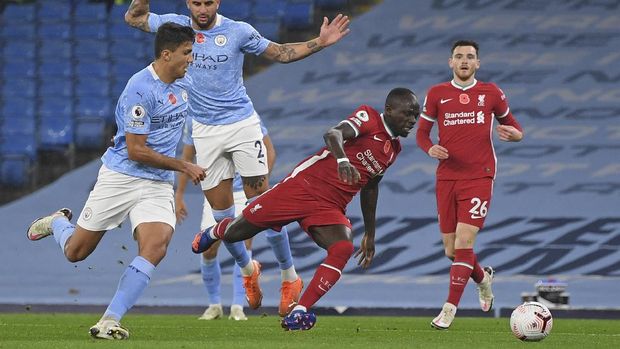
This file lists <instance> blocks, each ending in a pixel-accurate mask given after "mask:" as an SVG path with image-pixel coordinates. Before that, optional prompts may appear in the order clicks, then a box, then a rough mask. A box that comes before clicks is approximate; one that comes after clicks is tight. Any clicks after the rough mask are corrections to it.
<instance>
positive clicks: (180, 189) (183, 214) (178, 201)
mask: <svg viewBox="0 0 620 349" xmlns="http://www.w3.org/2000/svg"><path fill="white" fill-rule="evenodd" d="M195 155H196V148H194V146H193V145H189V144H185V145H184V146H183V152H182V154H181V160H184V161H189V162H194V156H195ZM177 178H178V180H179V182H178V183H177V188H176V190H175V191H174V209H175V212H174V213H175V214H176V216H177V222H178V223H181V222H182V221H183V220H184V219H185V218H187V206H186V205H185V200H183V196H184V195H185V188H186V187H187V175H185V174H184V173H181V174H180V175H179V176H177Z"/></svg>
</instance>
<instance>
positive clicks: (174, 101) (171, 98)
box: [168, 93, 177, 104]
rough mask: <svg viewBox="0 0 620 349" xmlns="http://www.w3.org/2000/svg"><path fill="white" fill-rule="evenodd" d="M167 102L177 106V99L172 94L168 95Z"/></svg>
mask: <svg viewBox="0 0 620 349" xmlns="http://www.w3.org/2000/svg"><path fill="white" fill-rule="evenodd" d="M168 100H169V101H170V104H177V97H176V96H175V95H174V93H171V94H169V95H168Z"/></svg>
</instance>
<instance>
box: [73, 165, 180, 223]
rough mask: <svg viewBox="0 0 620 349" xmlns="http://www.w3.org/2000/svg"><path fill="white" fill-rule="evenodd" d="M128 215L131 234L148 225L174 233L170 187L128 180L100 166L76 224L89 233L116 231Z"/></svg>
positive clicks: (131, 178)
mask: <svg viewBox="0 0 620 349" xmlns="http://www.w3.org/2000/svg"><path fill="white" fill-rule="evenodd" d="M128 215H129V220H130V221H131V231H132V233H135V230H136V227H137V226H138V225H139V224H141V223H148V222H162V223H166V224H168V225H169V226H171V227H172V229H174V226H175V224H176V216H175V214H174V191H173V189H172V184H170V183H168V182H161V181H153V180H150V179H144V178H137V177H133V176H128V175H126V174H122V173H118V172H116V171H112V170H110V169H108V168H107V167H105V165H102V166H101V168H100V169H99V175H98V176H97V183H96V184H95V188H93V190H92V191H91V192H90V195H89V196H88V200H86V204H84V209H82V213H80V218H78V221H77V224H78V225H79V226H80V227H82V228H84V229H87V230H91V231H107V230H110V229H114V228H116V227H118V226H119V225H120V224H121V223H122V222H123V221H124V220H125V218H127V216H128Z"/></svg>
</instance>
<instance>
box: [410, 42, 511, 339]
mask: <svg viewBox="0 0 620 349" xmlns="http://www.w3.org/2000/svg"><path fill="white" fill-rule="evenodd" d="M448 64H449V66H450V68H451V69H452V73H453V79H452V81H449V82H444V83H441V84H437V85H434V86H432V87H431V88H430V90H429V91H428V93H427V95H426V99H425V101H424V108H423V110H422V115H421V116H422V118H421V119H420V122H419V124H418V130H417V133H416V139H417V142H418V146H419V147H420V148H422V150H424V152H426V153H427V154H428V155H429V156H431V157H433V158H435V159H438V160H439V165H438V166H437V182H436V189H435V190H436V196H437V211H438V217H439V228H440V230H441V232H442V239H443V245H444V250H445V253H446V256H447V257H448V258H450V259H452V261H453V263H452V266H451V268H450V291H449V293H448V299H447V301H446V303H445V304H444V305H443V308H442V311H441V313H440V314H439V315H438V316H437V317H436V318H434V319H433V321H432V322H431V326H433V327H434V328H436V329H441V330H445V329H447V328H448V327H450V324H452V321H453V320H454V315H455V314H456V309H457V307H458V304H459V301H460V299H461V296H462V294H463V291H464V290H465V285H466V284H467V281H468V280H469V278H470V277H471V278H472V279H473V280H474V281H475V282H476V283H477V284H478V295H479V300H480V307H481V308H482V310H483V311H485V312H488V311H490V310H491V308H492V306H493V292H492V290H491V282H492V280H493V269H492V268H491V267H485V268H484V269H482V268H481V267H480V264H478V261H477V260H476V255H475V254H474V251H473V248H474V242H475V241H476V235H477V233H478V231H479V230H480V229H481V228H482V226H483V224H484V219H485V217H486V215H487V212H488V209H489V206H490V203H491V194H492V191H493V181H494V179H495V166H496V162H497V159H496V157H495V151H494V149H493V142H492V134H493V132H492V131H493V120H494V119H497V120H498V121H499V123H500V125H498V126H497V128H496V130H497V133H498V135H499V138H500V140H502V141H506V142H518V141H520V140H521V139H522V138H523V132H522V130H521V126H520V125H519V123H518V122H517V121H516V120H515V119H514V118H513V117H512V114H511V113H510V109H509V108H508V102H507V101H506V96H505V95H504V92H502V90H501V89H500V88H499V87H497V86H496V85H495V84H492V83H487V82H482V81H477V80H476V79H475V77H474V76H475V74H476V71H477V70H478V68H480V59H479V58H478V44H477V43H476V42H474V41H466V40H462V41H457V42H455V43H454V44H453V45H452V54H451V56H450V59H449V60H448ZM435 122H436V123H437V126H438V128H439V143H438V144H433V142H432V141H431V139H430V131H431V128H432V127H433V124H434V123H435Z"/></svg>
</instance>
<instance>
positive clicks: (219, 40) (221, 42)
mask: <svg viewBox="0 0 620 349" xmlns="http://www.w3.org/2000/svg"><path fill="white" fill-rule="evenodd" d="M214 41H215V44H216V45H217V46H220V47H221V46H224V45H226V42H227V41H228V39H226V37H225V36H224V35H218V36H216V37H215V39H214Z"/></svg>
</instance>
